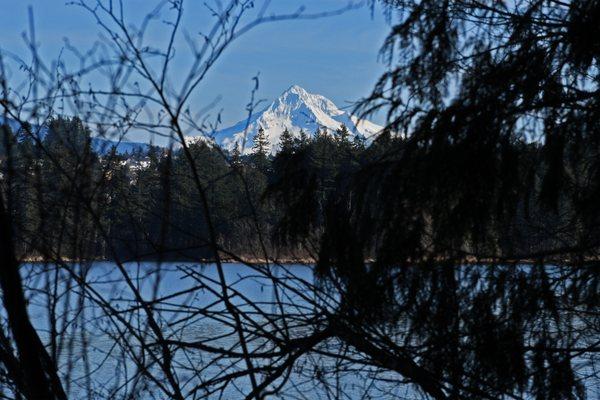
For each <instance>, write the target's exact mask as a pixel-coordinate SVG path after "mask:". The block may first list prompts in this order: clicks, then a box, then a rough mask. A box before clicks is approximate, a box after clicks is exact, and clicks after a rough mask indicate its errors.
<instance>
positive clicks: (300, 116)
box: [215, 85, 382, 153]
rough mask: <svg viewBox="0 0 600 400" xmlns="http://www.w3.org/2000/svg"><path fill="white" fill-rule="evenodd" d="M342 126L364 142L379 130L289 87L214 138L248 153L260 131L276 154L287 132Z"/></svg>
mask: <svg viewBox="0 0 600 400" xmlns="http://www.w3.org/2000/svg"><path fill="white" fill-rule="evenodd" d="M341 125H345V126H346V127H347V128H348V130H349V131H350V132H351V133H352V134H353V135H360V136H363V137H366V138H367V139H368V138H370V137H372V136H373V135H375V134H377V133H378V132H380V131H381V130H382V127H381V126H379V125H376V124H374V123H372V122H369V121H366V120H360V121H359V120H358V118H356V117H355V116H353V115H351V114H350V113H348V112H347V111H343V110H340V109H339V108H338V107H337V106H336V105H335V104H334V103H333V102H332V101H331V100H329V99H328V98H326V97H324V96H322V95H320V94H313V93H309V92H308V91H306V90H305V89H304V88H302V87H300V86H298V85H292V86H290V87H289V88H288V89H287V90H285V91H284V92H283V93H282V94H281V95H280V96H279V97H278V98H277V99H276V100H274V101H273V102H272V103H271V104H270V105H269V106H268V107H267V108H265V109H264V110H262V111H261V112H258V113H256V114H254V115H253V116H252V117H251V118H250V120H243V121H240V122H238V123H237V124H235V125H234V126H232V127H230V128H226V129H223V130H221V131H219V132H217V133H216V134H215V139H216V142H217V143H219V144H220V145H221V146H223V147H224V148H225V149H227V150H230V151H231V150H233V149H234V148H235V147H236V146H239V148H240V150H241V151H243V152H245V153H248V152H250V151H251V149H252V140H253V138H254V136H255V135H256V133H257V132H258V130H259V129H260V128H262V129H263V130H264V131H265V136H266V138H267V140H268V141H269V145H270V149H271V152H275V151H277V149H278V148H279V142H280V136H281V134H282V133H283V131H284V130H286V129H287V130H288V131H289V132H290V133H291V134H292V135H294V136H297V135H299V133H300V131H301V130H303V131H304V132H306V133H308V134H313V133H315V132H316V131H317V129H325V130H326V131H329V132H333V131H335V130H336V129H338V128H339V127H340V126H341Z"/></svg>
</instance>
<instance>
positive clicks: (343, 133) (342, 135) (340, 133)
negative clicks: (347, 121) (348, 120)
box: [335, 124, 350, 143]
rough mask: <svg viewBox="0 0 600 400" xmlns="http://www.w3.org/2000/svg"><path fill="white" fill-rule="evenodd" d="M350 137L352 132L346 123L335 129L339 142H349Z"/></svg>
mask: <svg viewBox="0 0 600 400" xmlns="http://www.w3.org/2000/svg"><path fill="white" fill-rule="evenodd" d="M349 137H350V132H349V131H348V128H346V125H344V124H342V125H341V126H340V127H339V128H338V129H336V130H335V138H336V140H337V141H338V143H348V138H349Z"/></svg>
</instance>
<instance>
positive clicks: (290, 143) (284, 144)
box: [279, 128, 294, 153]
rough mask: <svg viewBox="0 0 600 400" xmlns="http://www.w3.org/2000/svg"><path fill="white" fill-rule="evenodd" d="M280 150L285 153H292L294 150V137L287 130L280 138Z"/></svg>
mask: <svg viewBox="0 0 600 400" xmlns="http://www.w3.org/2000/svg"><path fill="white" fill-rule="evenodd" d="M279 150H280V151H281V152H285V153H291V152H293V150H294V137H293V136H292V134H291V133H290V131H289V130H288V129H287V128H285V130H284V131H283V133H282V134H281V137H280V138H279Z"/></svg>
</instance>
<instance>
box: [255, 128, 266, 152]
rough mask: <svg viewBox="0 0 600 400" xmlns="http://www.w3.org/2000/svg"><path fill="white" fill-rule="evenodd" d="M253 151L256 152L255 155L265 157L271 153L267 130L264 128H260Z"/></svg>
mask: <svg viewBox="0 0 600 400" xmlns="http://www.w3.org/2000/svg"><path fill="white" fill-rule="evenodd" d="M252 150H254V154H257V155H262V156H264V157H266V156H267V153H268V152H269V141H268V140H267V136H266V134H265V130H264V129H263V128H262V127H260V128H258V133H257V134H256V136H254V140H253V145H252Z"/></svg>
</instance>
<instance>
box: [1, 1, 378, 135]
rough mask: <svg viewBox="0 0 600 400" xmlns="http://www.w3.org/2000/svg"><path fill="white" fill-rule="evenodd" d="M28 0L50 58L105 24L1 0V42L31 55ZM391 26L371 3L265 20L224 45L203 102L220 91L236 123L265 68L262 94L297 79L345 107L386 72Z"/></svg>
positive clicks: (319, 6)
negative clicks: (384, 50)
mask: <svg viewBox="0 0 600 400" xmlns="http://www.w3.org/2000/svg"><path fill="white" fill-rule="evenodd" d="M355 2H356V1H355ZM202 3H204V1H200V0H188V1H187V3H186V5H185V7H186V14H185V21H184V25H185V27H186V29H188V30H189V31H190V32H192V33H193V32H194V31H195V30H196V29H197V27H198V30H201V28H200V27H202V26H205V22H207V18H208V16H207V11H206V9H205V8H204V6H203V5H202ZM125 4H126V6H127V9H126V11H127V13H128V15H130V16H131V19H132V20H133V21H139V18H141V16H142V14H143V11H144V10H146V9H148V6H149V5H151V4H155V2H154V1H151V0H128V1H125ZM347 4H348V2H347V1H345V0H299V1H296V0H273V1H272V4H271V9H272V12H291V11H294V10H296V9H297V8H298V7H299V6H301V5H303V6H305V7H306V12H320V11H326V10H333V9H338V8H341V7H344V6H345V5H347ZM28 6H32V8H33V11H34V17H35V25H36V31H37V36H38V42H39V43H40V45H41V52H42V55H43V56H44V57H47V58H56V57H57V55H58V54H59V52H60V50H61V48H62V46H63V38H65V37H68V38H69V39H70V41H71V42H72V43H73V44H75V45H76V46H77V47H79V48H89V46H90V45H91V44H92V43H93V42H94V41H95V40H96V38H97V35H98V32H99V29H98V27H97V25H96V24H95V22H94V20H93V19H92V17H91V16H90V15H89V14H88V13H87V12H86V11H84V10H82V9H81V8H78V7H75V6H69V5H66V2H65V0H29V1H27V0H24V1H23V0H19V1H16V0H0V9H1V10H3V12H2V14H0V26H2V32H3V33H2V35H1V36H0V47H2V48H4V49H8V50H11V51H13V52H17V53H20V54H26V52H25V50H26V49H25V46H24V44H23V39H22V33H23V32H24V31H25V29H26V28H27V24H28V16H27V15H28V12H27V8H28ZM388 30H389V26H388V25H387V24H386V22H385V20H384V18H383V16H382V15H381V12H378V10H375V13H373V15H372V13H371V10H370V8H369V7H363V8H361V9H357V10H351V11H348V12H346V13H344V14H342V15H339V16H334V17H328V18H323V19H316V20H298V21H284V22H277V23H272V24H267V25H262V26H259V27H257V28H255V29H254V30H253V31H250V32H249V33H247V34H246V35H245V36H243V37H241V38H239V39H238V40H237V42H235V43H234V45H233V46H232V47H230V48H229V49H228V50H227V51H226V53H225V54H224V56H223V57H222V58H221V59H220V60H219V62H218V64H217V65H216V66H215V68H214V69H213V70H212V72H211V74H210V75H209V76H208V77H207V79H206V81H205V83H204V84H203V86H202V87H201V88H200V91H199V93H201V95H200V97H199V99H198V101H199V102H202V101H204V102H206V103H209V102H210V101H212V100H213V99H215V98H216V97H217V96H220V97H221V100H220V103H219V108H220V109H223V114H222V115H223V125H224V126H227V125H230V124H233V123H235V122H237V121H238V120H240V119H243V118H244V117H245V110H244V107H245V105H246V103H247V102H248V98H249V93H250V90H251V88H252V86H253V84H252V77H254V76H255V75H256V74H257V73H259V74H260V90H259V93H258V96H259V97H260V98H264V99H266V100H273V99H274V98H276V97H277V96H278V95H279V94H280V93H281V92H282V91H283V90H285V89H287V88H288V87H289V86H291V85H292V84H298V85H300V86H302V87H304V88H305V89H307V90H308V91H311V92H316V93H320V94H322V95H324V96H326V97H329V98H330V99H331V100H333V101H334V102H335V103H336V104H337V105H338V106H340V107H344V106H348V105H349V104H350V103H351V102H352V101H355V100H357V99H359V98H360V97H361V96H364V95H366V94H368V93H369V91H370V89H371V88H372V86H373V84H374V83H375V81H376V79H377V78H378V77H379V75H380V74H381V73H382V72H383V69H384V66H383V65H382V64H381V63H380V62H379V61H378V57H377V56H378V51H379V48H380V46H381V44H382V43H383V40H384V38H385V35H386V33H387V32H388ZM373 119H374V121H375V122H380V121H378V119H379V118H377V117H375V118H373ZM133 139H135V138H133Z"/></svg>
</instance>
